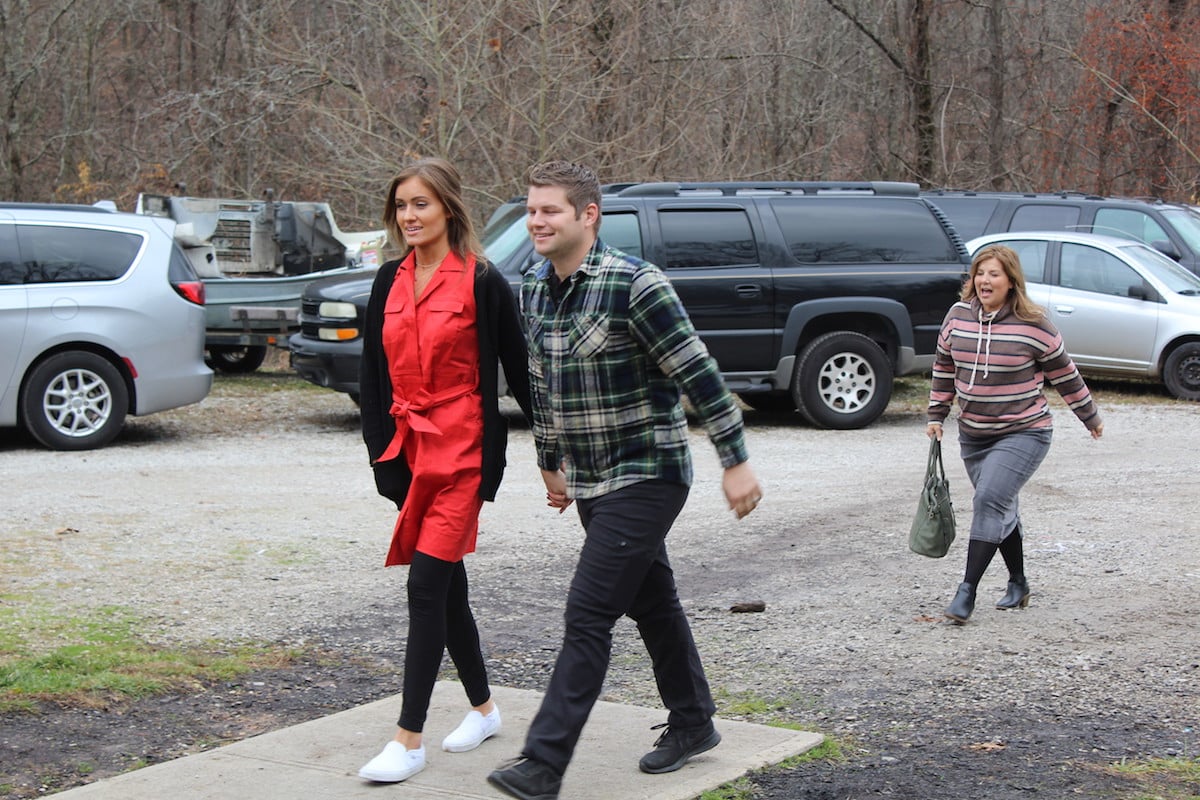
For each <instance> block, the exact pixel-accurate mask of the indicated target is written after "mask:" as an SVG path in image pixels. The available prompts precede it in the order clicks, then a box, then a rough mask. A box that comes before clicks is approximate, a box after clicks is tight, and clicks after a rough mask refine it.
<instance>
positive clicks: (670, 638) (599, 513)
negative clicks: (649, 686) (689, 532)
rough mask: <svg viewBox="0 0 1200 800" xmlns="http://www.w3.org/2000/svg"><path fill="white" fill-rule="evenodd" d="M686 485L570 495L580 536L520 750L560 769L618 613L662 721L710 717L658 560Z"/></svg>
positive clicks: (665, 569)
mask: <svg viewBox="0 0 1200 800" xmlns="http://www.w3.org/2000/svg"><path fill="white" fill-rule="evenodd" d="M687 495H688V488H687V487H686V486H682V485H680V484H675V483H667V482H665V481H658V480H655V481H644V482H642V483H636V484H634V485H632V486H627V487H625V488H622V489H618V490H616V491H614V492H611V493H609V494H607V495H604V496H603V497H597V498H592V499H589V500H579V501H577V503H576V505H578V507H579V517H580V519H582V520H583V527H584V529H585V530H586V532H587V536H586V538H585V540H584V544H583V550H582V551H581V552H580V554H579V564H578V566H576V568H575V577H574V578H573V579H572V581H571V589H570V591H569V592H568V594H567V609H566V613H565V619H566V632H565V633H564V635H563V644H562V650H561V651H559V654H558V661H557V662H556V663H555V665H554V673H553V674H552V675H551V676H550V685H549V687H547V689H546V695H545V697H543V698H542V705H541V708H540V709H539V710H538V713H537V716H536V717H534V719H533V722H532V723H531V724H530V727H529V734H528V736H527V737H526V739H525V748H524V750H523V751H522V755H524V756H525V757H526V758H532V759H534V760H536V761H541V762H542V763H544V764H547V765H549V766H550V767H551V768H552V769H553V770H554V771H556V772H557V773H559V774H560V775H561V774H562V773H564V772H565V771H566V769H567V764H568V763H569V762H570V760H571V756H572V755H573V753H574V752H575V745H576V744H577V743H578V742H579V736H580V734H581V733H582V732H583V726H584V723H585V722H587V718H588V715H589V714H590V713H591V710H592V706H593V705H595V703H596V699H597V698H598V697H599V696H600V691H601V689H602V688H603V686H604V676H605V673H607V672H608V664H609V659H610V656H611V654H612V629H613V626H614V625H615V624H616V622H617V620H618V619H620V618H621V616H623V615H625V614H628V615H629V616H630V617H631V618H632V619H633V620H634V621H635V622H636V623H637V627H638V632H639V633H640V634H641V637H642V641H643V642H644V643H645V645H646V650H647V651H648V652H649V653H650V659H651V663H652V664H653V666H654V679H655V682H656V683H657V684H658V693H659V695H660V696H661V697H662V701H663V705H665V706H666V707H667V709H668V711H669V714H668V716H667V722H668V723H669V724H670V725H672V726H674V727H678V728H690V727H697V726H700V725H704V724H706V723H707V722H708V721H709V719H711V718H712V715H713V713H714V712H715V711H716V705H715V704H714V703H713V699H712V694H711V692H710V690H709V687H708V680H707V679H706V678H705V676H704V668H703V666H702V665H701V664H700V654H699V652H697V650H696V643H695V641H694V640H693V638H692V630H691V627H690V626H689V625H688V621H687V616H686V615H685V614H684V611H683V607H682V606H681V605H680V604H679V595H678V594H677V593H676V589H675V575H674V573H673V572H672V571H671V564H670V562H669V561H668V560H667V548H666V536H667V532H668V531H669V530H670V529H671V525H672V523H674V522H675V517H677V516H678V515H679V512H680V510H681V509H682V508H683V504H684V501H685V500H687Z"/></svg>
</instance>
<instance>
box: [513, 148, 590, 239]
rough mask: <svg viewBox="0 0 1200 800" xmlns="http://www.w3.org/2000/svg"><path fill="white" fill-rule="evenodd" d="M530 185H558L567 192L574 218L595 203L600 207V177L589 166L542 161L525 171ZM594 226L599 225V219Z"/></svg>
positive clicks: (567, 162)
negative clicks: (573, 210)
mask: <svg viewBox="0 0 1200 800" xmlns="http://www.w3.org/2000/svg"><path fill="white" fill-rule="evenodd" d="M527 176H528V183H529V185H530V186H560V187H562V189H563V190H564V191H565V192H566V193H567V202H568V203H570V204H571V208H573V209H575V219H579V215H580V214H582V213H583V210H584V209H585V208H587V206H588V204H589V203H595V204H596V208H600V179H599V178H597V177H596V173H595V172H594V171H592V169H591V167H587V166H584V165H583V164H575V163H572V162H570V161H543V162H542V163H540V164H534V165H533V166H532V167H530V168H529V172H528V173H527ZM596 227H597V228H599V227H600V223H599V220H597V222H596Z"/></svg>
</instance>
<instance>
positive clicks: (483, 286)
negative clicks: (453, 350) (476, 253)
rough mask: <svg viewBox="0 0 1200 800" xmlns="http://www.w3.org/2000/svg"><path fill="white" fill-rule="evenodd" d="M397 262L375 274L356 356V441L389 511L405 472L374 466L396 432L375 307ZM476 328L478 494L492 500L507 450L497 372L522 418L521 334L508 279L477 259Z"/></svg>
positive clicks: (400, 462) (399, 496)
mask: <svg viewBox="0 0 1200 800" xmlns="http://www.w3.org/2000/svg"><path fill="white" fill-rule="evenodd" d="M399 268H400V261H399V260H395V261H388V262H387V263H386V264H384V265H383V266H382V267H380V268H379V272H378V273H377V274H376V275H375V282H374V284H372V286H371V297H370V299H369V300H368V301H367V315H366V319H365V320H364V321H363V353H362V360H361V361H360V362H359V377H358V388H359V403H360V407H361V411H362V435H363V441H364V442H365V443H366V445H367V453H368V454H369V455H370V458H371V463H372V464H373V465H374V468H375V484H376V487H377V488H378V489H379V493H380V494H382V495H383V496H384V497H387V498H388V499H390V500H393V501H395V503H396V505H397V506H400V505H402V504H403V503H404V498H405V496H406V495H407V494H408V487H409V484H410V483H411V482H412V473H411V472H410V471H409V469H408V464H407V461H406V459H404V458H396V459H392V460H391V461H385V462H381V463H379V464H376V463H375V459H377V458H379V456H381V455H383V451H384V450H386V449H387V446H388V444H389V443H390V442H391V441H392V437H393V436H394V435H395V433H396V421H395V419H393V418H392V414H391V408H392V380H391V376H390V374H389V372H388V365H387V358H386V357H385V356H384V353H383V335H382V331H383V309H384V306H385V305H387V297H388V292H389V291H391V288H392V282H393V281H394V280H395V278H396V272H397V270H398V269H399ZM475 310H476V319H475V323H476V329H477V330H478V332H479V392H480V394H481V395H482V396H483V464H482V468H483V479H482V481H481V483H480V484H479V496H480V497H482V498H483V499H484V500H495V499H496V490H497V489H498V488H499V487H500V479H501V478H502V477H503V475H504V466H505V463H506V459H505V452H506V450H507V448H508V421H507V420H506V419H505V418H504V415H503V414H501V413H500V403H499V368H498V364H501V363H502V364H503V365H504V377H505V379H506V380H507V381H508V390H509V392H510V393H511V394H512V396H513V398H514V399H516V401H517V404H518V405H519V406H520V407H521V410H522V411H523V412H525V418H526V419H529V418H530V405H529V361H528V351H527V350H526V347H525V334H524V333H523V332H522V330H521V321H520V316H519V314H518V312H517V302H516V299H515V298H514V297H513V292H512V289H511V288H510V287H509V285H508V281H507V280H506V279H505V278H504V276H503V275H501V274H500V272H499V271H498V270H496V269H495V267H493V266H491V265H489V264H488V263H487V262H485V261H482V260H481V261H479V262H478V263H477V264H476V267H475Z"/></svg>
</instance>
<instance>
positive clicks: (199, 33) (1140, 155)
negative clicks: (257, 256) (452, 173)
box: [0, 0, 1200, 230]
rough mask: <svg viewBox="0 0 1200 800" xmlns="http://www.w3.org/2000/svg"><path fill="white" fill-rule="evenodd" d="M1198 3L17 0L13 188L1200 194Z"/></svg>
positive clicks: (341, 205) (7, 94) (342, 216)
mask: <svg viewBox="0 0 1200 800" xmlns="http://www.w3.org/2000/svg"><path fill="white" fill-rule="evenodd" d="M1198 5H1200V0H1137V1H1133V0H1103V1H1102V2H1101V1H1098V0H1016V1H1011V0H1010V2H1001V1H1000V0H454V2H446V1H445V0H443V1H442V2H429V1H426V0H103V2H101V1H100V0H0V88H2V91H0V103H2V105H0V199H3V200H17V201H66V202H94V201H95V200H99V199H112V200H115V201H116V202H117V204H118V206H119V207H120V208H122V209H125V210H131V209H132V208H133V204H134V200H135V198H136V196H137V193H138V192H141V191H149V192H165V193H177V194H181V193H182V194H190V195H198V196H221V197H233V198H242V199H255V198H259V197H262V196H263V194H264V192H265V191H266V190H267V189H271V190H273V191H274V194H275V197H276V198H277V199H284V200H327V201H329V202H330V203H331V204H332V206H333V208H334V211H335V214H336V216H337V219H338V221H339V224H340V225H341V227H342V228H343V229H346V230H353V229H356V228H374V227H377V226H378V224H379V221H378V217H379V213H380V211H381V208H382V193H383V191H384V190H385V188H386V186H387V181H388V180H389V179H390V177H391V176H392V175H393V174H394V173H395V172H396V171H397V169H398V168H399V166H400V165H401V164H402V163H404V162H405V161H406V160H407V159H409V158H411V157H413V156H418V155H440V156H445V157H447V158H449V159H451V160H452V161H453V162H454V163H456V164H457V165H458V166H459V168H460V169H461V171H462V172H463V175H464V180H465V182H466V184H467V185H468V186H469V187H470V189H471V193H472V197H471V198H470V199H471V201H472V205H473V206H474V207H475V208H476V209H477V210H478V211H479V213H480V214H481V215H486V213H488V212H490V211H491V209H493V208H494V207H495V206H496V205H497V204H498V203H500V202H501V201H503V200H505V199H507V198H508V197H510V196H512V195H514V194H518V193H520V192H521V191H522V189H523V173H524V170H525V169H526V167H527V166H528V165H529V164H530V163H532V162H535V161H537V160H541V159H544V158H569V159H572V160H578V161H585V162H587V163H590V164H592V165H594V166H595V167H597V169H598V171H599V173H600V175H601V178H602V180H605V181H625V180H718V179H726V180H731V179H748V180H749V179H755V180H761V179H788V180H817V179H838V180H850V179H855V180H908V181H915V182H918V183H920V184H921V185H922V186H925V187H955V188H969V189H1004V190H1011V189H1016V190H1026V191H1028V190H1079V191H1084V192H1093V193H1100V194H1123V195H1130V196H1156V197H1162V198H1164V199H1169V200H1174V201H1182V202H1191V201H1193V200H1196V199H1197V195H1198V194H1200V156H1198V151H1200V127H1198V125H1200V8H1198V7H1197V6H1198Z"/></svg>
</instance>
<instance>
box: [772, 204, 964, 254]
mask: <svg viewBox="0 0 1200 800" xmlns="http://www.w3.org/2000/svg"><path fill="white" fill-rule="evenodd" d="M771 206H772V208H774V209H775V213H776V216H777V217H778V219H779V225H780V227H781V228H782V229H783V237H784V239H785V241H786V242H787V245H788V248H789V249H790V250H791V252H792V255H793V256H794V257H795V258H796V260H797V261H799V262H800V263H802V264H859V263H876V262H880V261H885V262H893V263H900V264H904V263H928V262H938V263H946V262H952V261H957V260H958V254H957V253H956V252H955V250H954V245H952V244H951V242H950V239H949V237H947V236H946V233H945V231H943V230H942V226H941V225H939V224H938V222H937V220H936V219H934V217H933V215H932V214H931V213H930V212H929V209H928V208H927V207H926V206H925V204H924V203H923V202H919V201H918V202H909V201H907V200H887V199H883V198H880V199H872V198H855V199H853V200H845V199H843V200H838V199H834V198H826V199H815V200H799V201H787V200H775V201H772V202H771Z"/></svg>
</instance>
